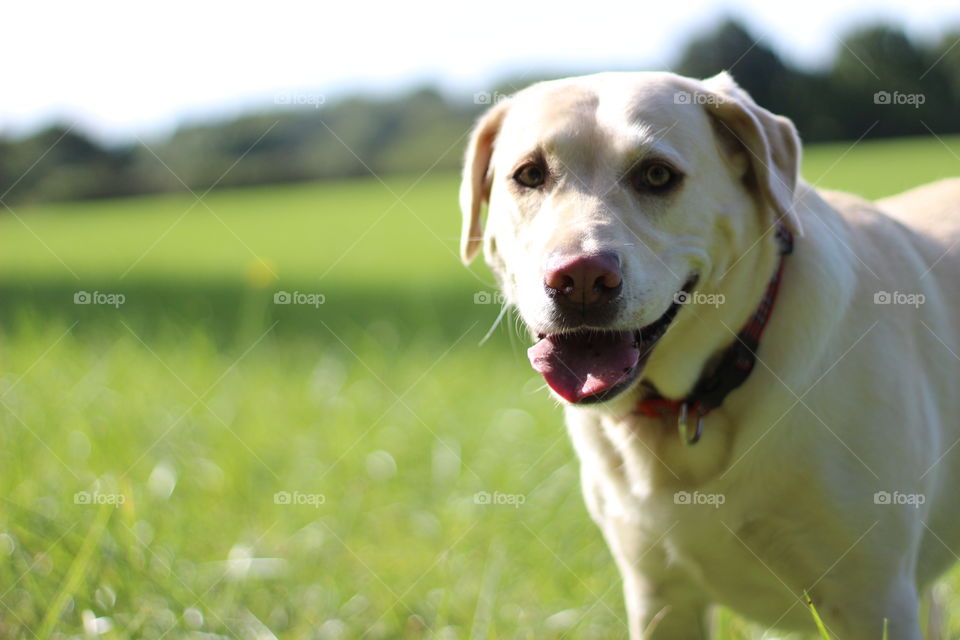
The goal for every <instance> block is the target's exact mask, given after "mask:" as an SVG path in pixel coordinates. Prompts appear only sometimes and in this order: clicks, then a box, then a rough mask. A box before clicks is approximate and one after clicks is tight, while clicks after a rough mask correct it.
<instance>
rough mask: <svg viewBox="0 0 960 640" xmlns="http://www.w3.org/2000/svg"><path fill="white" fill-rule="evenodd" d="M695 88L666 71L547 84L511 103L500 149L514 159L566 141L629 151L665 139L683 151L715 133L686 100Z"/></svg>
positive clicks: (518, 97) (517, 97)
mask: <svg viewBox="0 0 960 640" xmlns="http://www.w3.org/2000/svg"><path fill="white" fill-rule="evenodd" d="M688 82H689V81H688ZM689 90H690V88H689V87H688V86H686V85H685V84H683V79H681V78H679V77H677V76H674V75H673V74H666V73H604V74H596V75H593V76H582V77H579V78H568V79H564V80H556V81H550V82H542V83H539V84H536V85H533V86H532V87H530V88H528V89H525V90H523V91H521V92H519V93H518V94H516V95H515V96H514V97H513V98H512V99H511V105H510V110H509V112H508V114H507V116H506V118H505V120H504V123H503V128H502V130H501V140H500V141H499V142H498V146H499V147H501V148H502V153H503V155H514V154H516V153H524V152H526V151H528V150H530V149H532V148H537V147H547V148H548V149H549V148H551V147H554V146H558V145H559V146H562V145H564V144H565V143H571V144H573V145H574V146H585V145H586V146H590V147H593V148H598V147H600V146H602V147H604V148H608V149H611V150H614V151H616V150H618V149H617V148H618V147H622V150H624V151H627V150H630V149H634V148H636V147H638V146H640V147H642V146H646V145H649V144H653V143H655V142H657V141H664V142H666V143H667V144H669V145H670V146H671V147H674V148H675V149H676V150H677V151H679V152H683V151H685V150H687V148H689V147H691V146H692V145H694V144H695V141H696V139H697V138H698V137H700V136H702V135H705V134H709V133H710V128H709V123H708V120H707V117H706V114H705V113H704V110H703V108H702V107H701V106H699V105H695V104H689V102H688V101H684V100H683V99H682V98H683V97H684V96H686V95H690V94H689ZM678 96H679V97H678Z"/></svg>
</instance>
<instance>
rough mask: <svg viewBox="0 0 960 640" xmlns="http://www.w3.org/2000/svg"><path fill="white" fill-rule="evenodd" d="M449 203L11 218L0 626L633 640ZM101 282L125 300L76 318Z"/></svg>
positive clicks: (920, 149)
mask: <svg viewBox="0 0 960 640" xmlns="http://www.w3.org/2000/svg"><path fill="white" fill-rule="evenodd" d="M947 143H948V144H949V145H951V147H952V149H953V153H960V139H957V138H953V139H949V140H947ZM845 149H846V147H845V146H831V147H820V148H815V149H812V150H810V151H809V152H808V153H807V156H806V160H805V175H806V176H807V178H808V179H809V180H810V181H811V182H818V183H819V184H820V185H821V186H827V187H833V188H844V189H849V190H853V191H856V192H859V193H861V194H863V195H867V196H871V197H877V196H882V195H888V194H890V193H894V192H896V191H897V190H899V189H901V188H905V187H909V186H911V185H914V184H919V183H921V182H924V181H927V180H930V179H934V178H937V177H942V176H946V175H960V160H958V159H957V158H956V157H955V156H954V155H952V153H951V151H949V150H948V149H947V148H945V147H944V146H942V145H941V144H940V143H939V142H937V141H935V140H934V141H915V140H912V141H894V142H889V143H863V144H861V145H858V146H856V147H855V148H854V149H853V150H851V151H850V152H849V153H847V154H846V155H843V154H844V152H845ZM838 159H839V162H837V163H836V165H835V166H833V167H832V168H831V165H834V163H835V162H836V161H837V160H838ZM828 169H829V172H828ZM825 173H826V175H824V174H825ZM456 187H457V185H456V178H455V177H453V176H448V175H443V176H436V177H433V176H431V177H427V178H425V179H424V180H422V181H419V182H415V178H413V177H409V178H397V179H392V180H389V181H388V183H387V187H385V186H384V185H382V184H380V183H379V182H378V181H376V180H373V179H369V180H357V181H351V182H343V183H338V184H308V185H300V186H285V187H270V188H256V189H240V190H230V191H222V192H214V193H211V194H210V195H209V196H208V197H207V198H206V199H205V203H206V204H205V205H204V204H194V203H195V199H194V198H193V197H192V196H190V195H189V194H187V195H174V196H158V197H149V198H138V199H130V200H112V201H106V202H84V203H70V204H58V205H45V206H37V207H34V208H18V209H16V216H17V217H14V216H13V215H3V216H0V238H2V239H3V240H2V242H3V245H2V246H3V249H2V251H0V424H2V430H0V491H2V495H3V499H2V501H0V505H2V506H0V637H3V638H33V637H40V638H47V637H50V638H54V637H61V638H66V637H75V636H78V635H82V634H83V633H84V628H85V627H84V625H85V624H86V628H87V629H93V628H95V627H98V626H101V627H102V628H103V629H106V627H107V626H109V627H110V628H111V630H109V631H106V632H105V636H104V637H107V638H160V637H166V638H181V637H196V638H206V637H213V636H205V635H202V634H205V633H207V634H219V635H220V636H223V637H229V638H237V637H253V636H257V637H270V636H269V635H265V634H266V632H265V629H269V630H270V632H272V633H273V634H275V635H276V636H277V637H280V638H293V639H300V638H357V637H360V636H361V635H362V634H364V633H366V634H367V635H366V637H369V638H398V637H402V638H421V637H431V638H447V637H449V638H460V637H464V638H553V637H571V638H616V637H625V628H624V624H623V618H624V614H623V605H622V602H621V596H620V582H619V577H618V575H617V572H616V570H615V569H614V567H613V563H612V561H611V560H610V558H609V554H608V552H607V549H606V547H605V545H604V543H603V541H602V539H601V537H600V535H599V533H598V531H597V530H596V528H595V527H594V525H593V524H592V523H591V522H590V520H589V518H588V516H587V514H586V511H585V509H584V507H583V504H582V499H581V497H580V488H579V482H578V478H577V464H576V461H575V459H574V455H573V452H572V450H571V447H570V445H569V443H568V441H567V437H566V434H565V431H564V428H563V425H562V422H561V417H560V412H559V410H558V409H557V408H556V407H555V406H554V403H553V402H552V401H550V399H549V398H548V397H547V395H546V393H545V392H543V391H542V389H541V387H542V382H541V380H540V379H538V378H537V377H536V376H535V375H534V374H533V372H532V371H530V369H529V367H528V366H527V364H526V359H525V357H524V346H523V341H524V340H523V338H519V337H517V336H516V335H515V334H514V333H513V331H512V328H511V327H510V326H509V323H506V325H507V326H505V327H503V328H501V329H500V330H499V331H498V332H497V333H496V334H495V335H494V337H493V339H492V340H491V341H490V342H489V343H488V344H486V345H485V346H483V347H478V343H479V341H480V339H481V337H482V336H483V335H484V333H485V332H486V330H487V329H488V327H489V326H490V325H491V324H492V322H493V320H494V318H495V316H496V313H497V310H498V309H497V307H496V306H494V305H476V304H474V294H475V293H476V292H478V291H491V290H492V283H491V278H490V276H489V274H488V273H486V272H485V271H484V270H483V268H482V267H475V268H473V269H466V268H464V267H462V266H461V265H460V264H459V262H458V259H457V236H458V234H459V229H458V224H459V213H458V211H457V207H456ZM391 191H392V193H391ZM394 194H396V195H402V196H403V199H402V202H398V201H397V199H396V198H395V196H394ZM191 207H192V208H191ZM207 207H209V209H208V208H207ZM158 238H159V240H158ZM274 274H275V275H276V278H275V277H274ZM81 290H82V291H89V292H93V291H100V292H109V293H114V292H116V293H122V294H123V295H124V296H125V297H126V302H125V303H124V304H123V305H122V306H120V307H119V308H113V307H104V306H95V305H75V304H74V303H73V296H74V294H75V292H77V291H81ZM278 290H286V291H291V292H292V291H300V292H311V293H320V294H323V295H324V296H325V303H324V304H323V305H320V306H319V307H316V308H315V307H311V306H297V305H289V306H282V305H274V304H273V295H274V293H275V292H276V291H278ZM483 491H485V492H489V493H494V492H500V493H503V494H509V495H516V496H522V500H523V504H522V505H518V506H512V505H507V504H497V505H484V504H477V503H476V501H475V499H474V496H475V494H476V493H477V492H483ZM81 492H87V493H88V494H94V495H96V496H98V499H99V500H100V501H107V502H121V504H117V505H112V504H110V505H107V506H100V505H97V504H78V503H77V494H78V493H80V494H81V496H83V495H85V494H82V493H81ZM282 492H288V493H289V494H291V495H293V494H296V495H298V496H299V497H300V498H301V500H302V501H305V502H308V503H312V504H282V503H280V504H278V503H277V502H276V501H275V494H277V493H281V495H285V494H282ZM321 496H322V498H321ZM96 501H97V500H93V502H96ZM318 503H319V504H318ZM955 583H956V580H951V582H950V584H955ZM946 624H947V625H948V626H949V633H950V634H953V635H955V634H956V633H958V632H960V616H953V617H950V616H948V620H947V622H946ZM716 626H717V628H718V629H719V634H720V637H721V638H723V639H724V640H726V639H733V638H759V637H761V634H762V630H761V629H758V628H756V627H754V626H751V625H749V624H747V623H745V622H744V621H742V620H740V619H738V618H736V617H735V616H732V615H730V614H729V613H726V612H722V613H721V614H720V616H719V617H718V620H717V621H716ZM191 634H192V635H191ZM258 634H259V635H258Z"/></svg>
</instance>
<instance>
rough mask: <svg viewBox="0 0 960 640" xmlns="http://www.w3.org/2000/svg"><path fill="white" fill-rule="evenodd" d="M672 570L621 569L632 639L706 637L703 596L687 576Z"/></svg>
mask: <svg viewBox="0 0 960 640" xmlns="http://www.w3.org/2000/svg"><path fill="white" fill-rule="evenodd" d="M677 573H679V572H677ZM671 574H674V572H672V571H668V572H667V573H664V574H660V575H659V576H656V577H653V578H651V575H650V574H649V573H645V574H644V575H641V574H639V573H637V572H634V573H633V574H632V575H628V574H627V573H626V571H625V572H624V584H623V591H624V598H625V600H626V605H627V618H628V620H629V624H630V638H631V640H707V637H708V635H707V616H706V612H707V601H706V598H704V597H703V595H702V594H701V593H700V592H699V590H698V589H697V588H696V587H695V586H694V585H692V584H691V583H690V582H689V581H688V579H687V577H686V576H683V575H676V574H674V575H671Z"/></svg>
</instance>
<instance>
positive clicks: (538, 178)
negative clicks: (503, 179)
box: [513, 162, 547, 189]
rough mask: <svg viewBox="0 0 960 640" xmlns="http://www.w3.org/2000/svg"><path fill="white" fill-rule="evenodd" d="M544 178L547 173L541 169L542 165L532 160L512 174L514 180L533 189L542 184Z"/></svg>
mask: <svg viewBox="0 0 960 640" xmlns="http://www.w3.org/2000/svg"><path fill="white" fill-rule="evenodd" d="M546 178H547V174H546V171H544V170H543V167H541V166H540V165H538V164H534V163H532V162H531V163H530V164H525V165H523V166H522V167H520V168H519V169H518V170H517V172H516V173H515V174H513V179H514V180H516V181H517V182H519V183H520V184H522V185H523V186H525V187H528V188H530V189H535V188H537V187H539V186H540V185H542V184H543V182H544V180H546Z"/></svg>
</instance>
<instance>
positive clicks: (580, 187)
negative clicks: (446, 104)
mask: <svg viewBox="0 0 960 640" xmlns="http://www.w3.org/2000/svg"><path fill="white" fill-rule="evenodd" d="M799 164H800V142H799V139H798V137H797V133H796V131H795V129H794V127H793V125H792V124H791V122H790V121H789V120H787V119H785V118H783V117H779V116H776V115H773V114H771V113H770V112H768V111H766V110H764V109H763V108H761V107H759V106H758V105H756V104H755V103H754V102H753V101H752V100H751V98H750V97H749V96H748V95H747V94H746V93H745V92H744V91H743V90H742V89H740V88H739V87H738V86H737V85H736V84H735V82H734V81H733V80H732V78H731V77H730V76H728V75H726V74H721V75H719V76H716V77H714V78H711V79H709V80H706V81H702V82H701V81H697V80H692V79H689V78H684V77H680V76H677V75H673V74H669V73H604V74H599V75H592V76H586V77H579V78H570V79H566V80H558V81H553V82H544V83H540V84H536V85H534V86H532V87H530V88H528V89H525V90H523V91H521V92H519V93H517V94H516V95H514V96H512V97H511V98H509V99H507V100H505V101H503V102H500V103H499V104H496V105H494V106H493V107H492V108H491V109H490V110H489V111H488V112H487V113H486V114H485V115H484V116H483V117H482V119H481V120H480V121H479V123H478V124H477V126H476V129H475V131H474V133H473V136H472V139H471V141H470V144H469V148H468V151H467V160H466V168H465V171H464V178H463V185H462V189H461V195H460V199H461V207H462V209H463V218H464V226H463V238H462V245H461V246H462V253H463V259H464V260H465V261H470V260H471V259H472V258H473V257H474V256H475V254H477V253H478V252H479V251H480V248H481V246H482V247H483V249H484V253H485V256H486V260H487V262H488V263H489V265H490V267H491V268H492V270H493V272H494V273H495V274H496V276H497V278H498V279H499V282H500V285H501V286H502V288H503V292H504V294H505V299H506V300H507V301H508V303H509V304H511V305H514V306H516V308H517V309H518V311H519V313H520V315H521V316H522V318H523V320H524V321H525V323H526V325H527V326H528V327H529V329H530V332H531V335H532V337H533V338H534V339H535V340H536V342H535V344H534V346H532V347H531V348H530V351H529V357H530V361H531V364H532V366H533V368H534V369H535V370H536V371H537V372H539V373H540V374H542V375H543V377H544V378H545V380H546V383H547V385H548V386H549V387H550V389H551V390H552V392H553V393H554V394H555V395H556V397H557V398H558V399H559V400H560V401H562V403H563V404H564V406H565V411H566V418H567V426H568V429H569V432H570V435H571V436H572V439H573V442H574V445H575V448H576V450H577V453H578V455H579V457H580V461H581V466H582V483H583V492H584V495H585V498H586V503H587V506H588V508H589V511H590V513H591V515H592V517H593V518H594V520H596V522H597V524H598V525H599V526H600V528H601V530H602V532H603V535H604V537H605V538H606V540H607V542H608V544H609V546H610V548H611V550H612V551H613V555H614V557H615V559H616V562H617V564H618V566H619V569H620V571H621V574H622V576H623V582H624V593H625V597H626V607H627V612H628V620H629V626H630V635H631V637H632V638H658V639H660V638H664V639H670V640H681V639H686V638H691V639H692V638H704V637H706V634H707V626H708V625H707V621H706V614H707V611H708V608H709V606H710V605H711V604H713V603H720V604H724V605H726V606H728V607H731V608H732V609H734V610H735V611H737V612H740V613H741V614H743V615H745V616H747V617H749V618H752V619H754V620H756V621H758V622H760V623H761V624H763V625H766V626H768V627H770V628H782V629H796V630H806V631H812V630H813V629H814V622H813V618H812V616H811V614H810V611H809V610H808V607H807V601H806V596H807V594H808V595H809V598H810V600H811V601H812V603H813V604H814V605H815V606H816V609H817V611H818V612H819V615H820V616H821V617H822V619H823V621H824V622H825V624H826V626H827V627H828V629H829V630H830V631H831V632H832V633H833V634H834V637H836V638H839V639H841V640H879V638H880V637H881V634H882V630H883V626H884V624H885V622H884V621H885V620H886V621H887V623H888V624H889V638H891V640H918V639H919V638H920V637H921V635H920V633H921V632H920V623H919V620H918V611H917V599H918V590H920V589H922V588H923V586H924V585H927V584H929V583H930V582H931V581H932V580H934V579H935V578H936V577H937V576H938V575H939V574H940V573H941V572H942V571H944V570H945V569H946V568H947V567H948V566H949V565H950V564H951V563H952V562H953V561H954V560H955V559H956V558H957V554H958V553H960V446H957V445H958V441H960V375H958V374H960V356H958V354H960V315H958V312H960V281H958V279H960V248H958V242H960V180H948V181H943V182H939V183H935V184H932V185H929V186H925V187H921V188H918V189H915V190H913V191H910V192H908V193H905V194H902V195H899V196H896V197H894V198H890V199H887V200H881V201H879V202H867V201H864V200H862V199H860V198H857V197H855V196H851V195H844V194H841V193H830V192H824V191H820V190H816V189H814V188H813V187H811V186H810V185H808V184H806V183H805V182H803V181H802V180H801V179H800V178H799V176H798V167H799ZM485 203H488V205H489V207H488V213H487V220H486V225H485V228H484V224H483V221H482V215H481V214H482V208H483V205H484V204H485Z"/></svg>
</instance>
